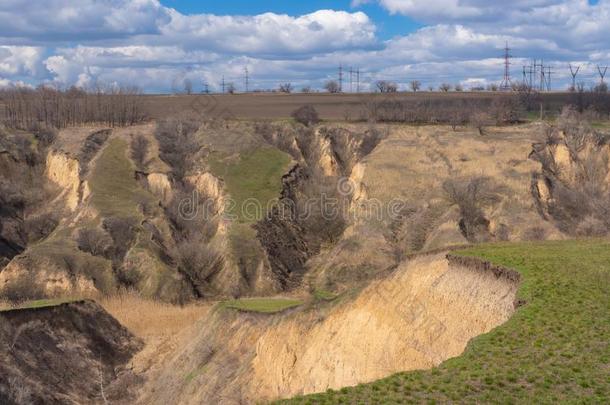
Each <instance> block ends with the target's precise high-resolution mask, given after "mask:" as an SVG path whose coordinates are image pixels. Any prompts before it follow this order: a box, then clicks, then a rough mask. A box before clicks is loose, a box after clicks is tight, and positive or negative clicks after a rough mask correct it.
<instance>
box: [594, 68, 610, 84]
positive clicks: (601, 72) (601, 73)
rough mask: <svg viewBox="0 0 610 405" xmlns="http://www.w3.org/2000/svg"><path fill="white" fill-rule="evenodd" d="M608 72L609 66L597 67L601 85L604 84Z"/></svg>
mask: <svg viewBox="0 0 610 405" xmlns="http://www.w3.org/2000/svg"><path fill="white" fill-rule="evenodd" d="M607 71H608V66H599V65H597V72H598V73H599V78H600V80H601V81H600V84H604V83H605V82H604V78H605V77H606V72H607Z"/></svg>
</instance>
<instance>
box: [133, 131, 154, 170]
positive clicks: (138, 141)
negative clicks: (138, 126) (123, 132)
mask: <svg viewBox="0 0 610 405" xmlns="http://www.w3.org/2000/svg"><path fill="white" fill-rule="evenodd" d="M149 144H150V142H149V141H148V139H146V137H145V136H143V135H137V136H134V137H132V138H131V158H132V159H133V161H134V163H135V164H136V167H137V168H138V170H140V171H145V169H146V163H147V162H146V157H147V156H148V146H149Z"/></svg>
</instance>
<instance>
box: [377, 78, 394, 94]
mask: <svg viewBox="0 0 610 405" xmlns="http://www.w3.org/2000/svg"><path fill="white" fill-rule="evenodd" d="M375 86H376V87H377V90H379V92H380V93H396V92H397V91H398V85H397V84H396V83H394V82H389V81H387V80H378V81H377V82H376V83H375Z"/></svg>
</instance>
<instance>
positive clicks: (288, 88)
mask: <svg viewBox="0 0 610 405" xmlns="http://www.w3.org/2000/svg"><path fill="white" fill-rule="evenodd" d="M279 90H280V92H281V93H287V94H290V93H292V83H281V84H280V88H279Z"/></svg>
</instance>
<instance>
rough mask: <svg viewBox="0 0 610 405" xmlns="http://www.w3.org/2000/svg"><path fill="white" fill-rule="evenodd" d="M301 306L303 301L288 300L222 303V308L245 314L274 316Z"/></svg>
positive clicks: (266, 299)
mask: <svg viewBox="0 0 610 405" xmlns="http://www.w3.org/2000/svg"><path fill="white" fill-rule="evenodd" d="M301 304H303V302H302V301H299V300H294V299H288V298H243V299H239V300H231V301H225V302H223V303H222V306H223V307H224V308H230V309H236V310H238V311H244V312H259V313H263V314H274V313H277V312H282V311H285V310H287V309H289V308H294V307H298V306H299V305H301Z"/></svg>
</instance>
